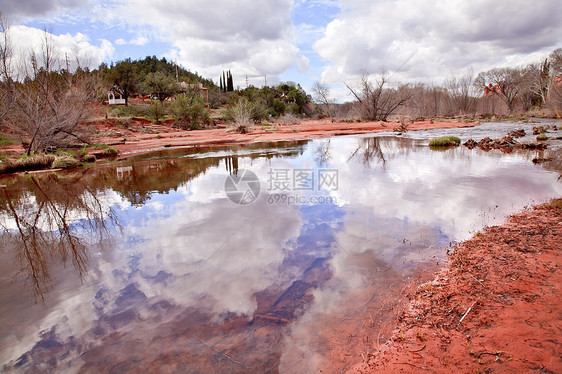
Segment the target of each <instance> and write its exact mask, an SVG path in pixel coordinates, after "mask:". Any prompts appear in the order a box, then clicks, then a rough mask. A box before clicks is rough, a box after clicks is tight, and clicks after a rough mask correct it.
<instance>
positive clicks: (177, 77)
mask: <svg viewBox="0 0 562 374" xmlns="http://www.w3.org/2000/svg"><path fill="white" fill-rule="evenodd" d="M175 65H176V82H177V83H179V82H180V77H179V75H178V60H176V64H175Z"/></svg>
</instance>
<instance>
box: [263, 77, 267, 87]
mask: <svg viewBox="0 0 562 374" xmlns="http://www.w3.org/2000/svg"><path fill="white" fill-rule="evenodd" d="M264 77H265V83H264V85H263V86H264V87H267V74H266V75H264Z"/></svg>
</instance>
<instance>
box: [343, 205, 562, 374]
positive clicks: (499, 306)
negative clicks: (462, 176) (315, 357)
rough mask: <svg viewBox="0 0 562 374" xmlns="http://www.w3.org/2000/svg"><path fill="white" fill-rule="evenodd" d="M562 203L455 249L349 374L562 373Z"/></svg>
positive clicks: (527, 214)
mask: <svg viewBox="0 0 562 374" xmlns="http://www.w3.org/2000/svg"><path fill="white" fill-rule="evenodd" d="M561 249H562V199H557V200H554V201H552V202H551V203H549V204H544V205H542V206H539V207H537V208H535V209H533V210H527V211H524V212H523V213H520V214H517V215H514V216H512V217H511V218H510V219H509V221H508V222H507V223H506V224H504V225H503V226H497V227H489V228H487V229H485V230H484V231H483V232H482V233H481V234H480V233H478V234H476V235H475V236H474V237H473V238H472V239H471V240H468V241H467V242H464V243H463V244H461V245H459V246H458V247H456V248H455V250H454V252H453V253H452V255H450V258H449V261H448V265H447V267H446V268H445V269H443V270H442V271H441V272H440V273H439V274H438V276H437V277H436V278H435V280H434V281H432V282H429V283H426V284H424V285H422V286H420V287H419V288H418V289H417V291H415V292H414V293H413V295H410V301H411V302H410V304H409V307H408V308H407V309H406V310H405V311H404V312H403V313H402V314H401V316H400V317H399V321H398V324H397V328H396V329H395V332H394V334H393V338H392V339H391V340H390V341H389V342H387V343H386V344H385V345H384V346H383V347H382V348H381V349H380V351H378V352H373V354H371V355H369V357H367V359H366V361H365V362H363V363H362V364H360V365H358V366H356V367H355V368H353V369H352V370H351V373H419V372H424V371H427V372H432V373H451V372H459V373H486V372H492V371H493V372H501V373H528V372H540V373H560V372H562V349H561V347H562V344H561V343H562V338H561V337H562V331H561V330H562V325H561V319H562V316H561V310H562V309H561V306H562V305H561V304H562V295H561V292H560V285H561V284H562V273H561V271H560V266H561V256H560V255H561V253H560V251H561Z"/></svg>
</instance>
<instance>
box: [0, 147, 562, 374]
mask: <svg viewBox="0 0 562 374" xmlns="http://www.w3.org/2000/svg"><path fill="white" fill-rule="evenodd" d="M535 156H536V155H535V154H534V153H531V152H527V153H511V154H503V153H501V152H488V153H486V152H483V151H480V150H478V149H474V150H468V149H466V148H464V147H459V148H456V149H450V150H447V151H442V152H435V151H432V150H430V149H429V148H428V147H427V141H424V140H412V139H404V138H396V137H380V136H379V137H373V136H358V137H355V136H354V137H339V138H332V139H324V140H314V141H295V142H285V143H277V144H274V145H271V144H253V145H248V146H240V147H231V148H227V149H224V148H223V149H217V148H208V149H207V148H204V149H202V148H200V149H198V150H197V152H195V151H193V150H175V151H172V152H171V153H170V152H168V153H164V152H161V153H155V154H151V155H148V156H146V155H145V156H141V157H138V158H137V159H133V160H129V161H127V162H125V163H122V164H118V165H107V166H100V167H94V168H90V169H84V170H78V171H71V172H68V173H58V174H55V173H51V174H45V175H35V176H29V177H25V178H23V177H18V178H4V179H2V180H1V181H0V182H1V183H0V184H3V185H5V187H3V188H2V189H0V192H1V194H0V209H1V210H0V223H1V224H2V226H3V227H4V231H3V233H2V235H1V237H0V245H1V248H2V249H1V251H0V290H1V291H0V316H1V317H0V318H1V319H2V323H1V324H0V363H1V365H2V370H3V371H5V372H12V371H13V372H29V373H41V372H45V373H47V372H53V371H57V372H84V373H99V372H108V373H109V372H111V373H126V372H217V373H228V372H233V373H237V372H240V373H243V372H282V373H294V372H309V371H313V370H319V369H322V370H324V372H339V371H341V370H345V369H346V368H349V366H350V365H352V364H354V363H356V362H358V361H360V360H361V354H362V353H363V354H365V353H367V352H372V351H373V350H374V349H375V348H376V347H377V346H378V345H379V344H382V343H383V342H384V339H386V338H388V337H389V336H388V335H389V333H390V331H389V328H388V325H387V324H386V322H388V321H389V320H391V319H392V318H393V317H394V315H395V313H396V309H395V306H396V299H397V296H398V295H399V294H400V292H401V290H402V289H403V287H404V286H405V285H407V284H408V283H410V282H412V279H414V278H415V279H419V277H422V278H423V277H424V276H425V277H427V276H428V275H427V271H428V270H434V269H436V268H437V267H438V265H439V264H441V265H442V263H443V260H444V258H445V256H446V251H447V249H448V248H449V246H450V245H451V243H454V242H458V241H461V240H465V239H467V238H469V237H470V236H471V235H473V234H474V233H475V232H477V231H478V230H480V229H482V227H484V226H486V225H491V224H497V223H501V222H502V221H503V220H504V219H505V217H506V216H507V215H509V214H511V213H514V212H516V211H518V210H521V209H522V208H524V207H526V206H528V205H530V204H535V203H539V202H543V201H546V200H547V199H549V198H552V197H556V196H560V195H561V193H562V183H561V182H560V181H558V180H557V178H558V173H555V172H551V171H548V170H545V169H544V168H543V167H541V166H536V165H533V164H532V162H531V159H532V158H533V157H535ZM244 170H249V171H252V172H253V173H255V174H256V176H257V177H258V178H259V180H260V185H259V187H260V192H259V195H258V196H257V198H256V199H255V201H253V202H252V203H250V204H245V205H239V204H234V203H233V202H232V201H231V200H229V199H228V197H227V195H226V193H225V189H224V186H225V180H226V179H227V178H228V177H229V176H230V175H238V176H240V175H241V173H243V172H244ZM322 173H328V175H330V176H331V178H330V179H329V180H327V179H319V178H320V175H322ZM307 177H308V178H309V179H307ZM310 177H312V179H310ZM334 177H335V178H334ZM311 180H312V183H310V182H311ZM239 186H240V188H241V190H242V191H245V190H246V189H247V187H245V186H246V185H245V184H244V181H241V182H240V184H239ZM254 192H255V191H254ZM250 197H252V196H250ZM252 198H253V197H252ZM250 200H251V199H250ZM424 271H425V273H424ZM424 274H425V275H424ZM416 277H418V278H416ZM385 326H386V327H385Z"/></svg>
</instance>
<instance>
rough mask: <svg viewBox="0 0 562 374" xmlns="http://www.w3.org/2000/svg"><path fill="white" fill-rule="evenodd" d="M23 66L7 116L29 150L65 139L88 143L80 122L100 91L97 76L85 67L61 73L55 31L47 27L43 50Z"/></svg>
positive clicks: (60, 143)
mask: <svg viewBox="0 0 562 374" xmlns="http://www.w3.org/2000/svg"><path fill="white" fill-rule="evenodd" d="M24 68H25V69H24V71H25V79H24V81H23V82H16V83H14V84H13V87H14V94H13V96H14V98H13V106H12V107H11V108H10V111H9V112H8V114H7V116H8V122H9V124H10V125H11V126H12V127H13V129H14V130H15V131H16V132H17V133H19V134H20V136H22V139H23V140H24V143H26V144H27V154H28V155H29V154H30V153H31V152H32V151H36V150H45V149H47V148H49V147H58V146H60V145H62V144H64V143H65V142H71V141H79V142H81V143H87V142H88V141H87V139H86V138H85V136H84V134H82V133H81V132H80V127H79V124H80V121H81V120H83V119H84V117H85V115H86V113H87V103H88V102H90V101H91V100H93V99H94V98H95V96H96V94H97V87H96V79H94V78H93V76H92V75H91V74H87V73H86V72H84V71H83V70H82V69H77V70H76V71H75V72H74V73H72V74H71V73H70V72H67V73H66V74H61V61H60V59H59V58H58V57H57V51H56V50H55V45H54V42H53V40H52V34H50V33H48V32H47V31H46V30H45V34H44V39H43V43H42V49H41V52H40V53H36V52H35V51H34V52H32V53H31V54H30V57H29V60H28V61H26V65H25V67H24Z"/></svg>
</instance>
